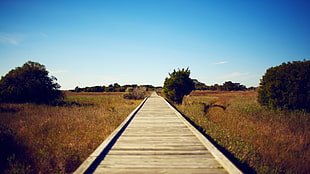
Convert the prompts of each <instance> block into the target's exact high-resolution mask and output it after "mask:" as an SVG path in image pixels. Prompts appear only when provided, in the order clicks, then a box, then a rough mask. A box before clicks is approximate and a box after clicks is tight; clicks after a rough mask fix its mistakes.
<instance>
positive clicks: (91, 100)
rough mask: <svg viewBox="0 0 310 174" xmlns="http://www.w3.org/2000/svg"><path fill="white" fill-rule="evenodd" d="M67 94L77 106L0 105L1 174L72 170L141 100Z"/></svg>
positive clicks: (119, 95)
mask: <svg viewBox="0 0 310 174" xmlns="http://www.w3.org/2000/svg"><path fill="white" fill-rule="evenodd" d="M68 93H69V92H67V96H68V97H67V99H66V100H67V101H68V102H73V103H79V104H81V105H71V106H64V107H59V106H56V107H55V106H46V105H35V104H0V108H2V109H1V112H0V140H3V141H2V142H1V141H0V143H4V145H11V146H9V147H12V148H9V147H8V149H7V150H6V149H2V150H1V152H0V153H2V154H5V155H6V156H5V159H0V160H2V161H5V162H6V164H2V166H1V165H0V167H2V168H1V169H2V170H4V172H5V173H70V172H73V171H74V170H75V169H76V168H77V167H78V166H79V165H80V164H81V163H82V162H83V161H84V160H85V159H86V158H87V157H88V156H89V155H90V153H92V152H93V151H94V150H95V148H96V147H97V146H98V145H99V144H100V143H101V142H102V141H103V140H104V139H105V138H106V137H107V136H108V135H109V134H110V133H111V132H112V131H113V130H114V129H115V128H116V127H117V126H118V125H119V124H120V123H121V122H122V121H123V120H124V119H125V118H126V117H127V116H128V114H129V113H130V112H131V111H132V110H133V109H134V108H136V107H137V106H138V105H139V103H140V102H141V100H126V99H124V98H123V96H122V93H118V94H117V95H115V94H116V93H113V95H111V94H108V93H104V95H102V94H103V93H101V94H99V93H98V94H95V93H83V94H81V93H75V94H78V95H75V94H74V93H69V94H68ZM94 94H95V95H94ZM1 137H2V139H1ZM15 147H16V148H15ZM21 149H22V150H21ZM3 151H6V152H3ZM7 152H9V153H7ZM0 155H1V154H0ZM0 158H4V156H2V157H0ZM0 162H1V161H0ZM1 169H0V170H1Z"/></svg>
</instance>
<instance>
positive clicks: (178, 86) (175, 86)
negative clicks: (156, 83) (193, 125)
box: [163, 68, 195, 104]
mask: <svg viewBox="0 0 310 174" xmlns="http://www.w3.org/2000/svg"><path fill="white" fill-rule="evenodd" d="M169 76H170V77H169V78H166V79H165V82H164V87H163V94H164V95H165V96H166V97H167V98H168V99H169V100H170V101H172V102H175V103H177V104H180V103H182V100H183V97H184V96H185V95H187V94H189V93H190V92H191V91H192V90H193V89H194V88H195V85H194V82H193V80H192V79H191V78H189V76H190V70H189V69H188V68H187V69H184V68H182V69H181V70H180V69H179V70H178V71H175V70H173V72H172V73H169Z"/></svg>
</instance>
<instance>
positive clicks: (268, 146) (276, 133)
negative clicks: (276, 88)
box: [177, 91, 310, 173]
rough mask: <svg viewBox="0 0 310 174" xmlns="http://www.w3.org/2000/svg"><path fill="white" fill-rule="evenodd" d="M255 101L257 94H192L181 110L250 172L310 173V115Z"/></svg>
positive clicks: (247, 92)
mask: <svg viewBox="0 0 310 174" xmlns="http://www.w3.org/2000/svg"><path fill="white" fill-rule="evenodd" d="M256 98H257V93H256V92H254V91H246V92H214V91H213V92H193V93H192V94H191V95H190V96H187V97H185V99H184V102H183V104H182V105H179V106H177V108H178V109H179V110H180V111H181V112H182V113H183V114H184V115H186V116H187V117H188V118H189V119H191V120H192V121H193V122H195V124H196V125H198V126H199V127H201V128H202V129H203V131H205V132H206V134H208V135H210V136H211V137H212V138H213V140H215V141H216V142H217V143H218V144H220V145H221V146H223V147H224V148H225V149H227V150H228V151H230V152H231V153H232V154H233V155H234V156H235V157H236V158H238V159H239V160H240V162H241V163H243V164H244V165H248V166H250V167H252V168H253V169H254V171H251V170H249V171H247V172H257V173H308V172H309V171H310V165H309V164H310V127H309V125H310V113H306V112H304V111H274V110H268V109H266V108H264V107H261V106H260V105H259V104H258V102H257V99H256ZM203 103H204V104H203ZM206 106H207V109H206ZM218 106H225V107H218Z"/></svg>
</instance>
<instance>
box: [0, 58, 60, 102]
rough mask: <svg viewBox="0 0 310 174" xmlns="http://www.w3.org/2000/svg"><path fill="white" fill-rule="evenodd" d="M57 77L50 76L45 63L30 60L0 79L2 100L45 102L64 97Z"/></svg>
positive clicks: (0, 97)
mask: <svg viewBox="0 0 310 174" xmlns="http://www.w3.org/2000/svg"><path fill="white" fill-rule="evenodd" d="M56 80H57V79H56V78H55V77H53V76H52V77H49V76H48V71H47V70H46V68H45V66H44V65H41V64H39V63H36V62H31V61H28V62H27V63H25V64H24V65H23V66H22V67H17V68H15V69H13V70H11V71H10V72H9V73H7V74H6V75H5V76H4V77H2V78H1V80H0V101H1V102H14V103H26V102H31V103H45V104H51V103H53V102H56V101H59V100H61V99H63V97H64V95H63V93H62V92H61V91H60V90H59V88H60V85H59V84H58V83H56V82H55V81H56Z"/></svg>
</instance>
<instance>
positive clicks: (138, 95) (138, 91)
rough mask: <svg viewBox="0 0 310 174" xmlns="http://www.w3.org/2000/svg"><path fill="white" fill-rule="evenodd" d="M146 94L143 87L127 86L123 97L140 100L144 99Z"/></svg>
mask: <svg viewBox="0 0 310 174" xmlns="http://www.w3.org/2000/svg"><path fill="white" fill-rule="evenodd" d="M145 96H146V88H143V87H135V88H132V87H128V88H127V89H126V93H125V94H124V95H123V97H124V98H125V99H134V100H141V99H144V98H145Z"/></svg>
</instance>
